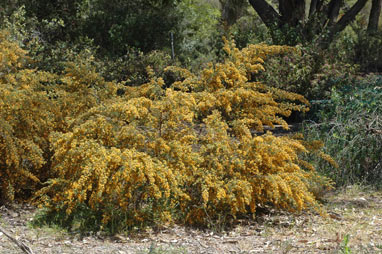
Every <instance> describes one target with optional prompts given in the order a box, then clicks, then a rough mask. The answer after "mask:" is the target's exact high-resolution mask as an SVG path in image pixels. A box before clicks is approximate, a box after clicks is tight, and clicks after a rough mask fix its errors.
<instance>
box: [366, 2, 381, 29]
mask: <svg viewBox="0 0 382 254" xmlns="http://www.w3.org/2000/svg"><path fill="white" fill-rule="evenodd" d="M381 9H382V0H373V1H372V4H371V10H370V16H369V24H368V26H367V31H368V32H369V33H372V32H376V31H377V30H378V21H379V17H380V15H381Z"/></svg>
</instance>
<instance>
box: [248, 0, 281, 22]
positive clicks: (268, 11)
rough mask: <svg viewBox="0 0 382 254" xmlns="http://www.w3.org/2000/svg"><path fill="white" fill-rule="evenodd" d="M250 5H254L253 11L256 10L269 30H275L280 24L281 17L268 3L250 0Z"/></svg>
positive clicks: (263, 0) (260, 0) (262, 0)
mask: <svg viewBox="0 0 382 254" xmlns="http://www.w3.org/2000/svg"><path fill="white" fill-rule="evenodd" d="M249 3H250V4H251V5H252V7H253V9H255V11H256V12H257V14H258V15H259V16H260V18H261V20H262V21H263V22H264V24H265V25H266V26H267V27H268V28H270V29H274V28H275V27H277V26H278V25H279V24H280V22H281V16H280V15H279V14H278V13H277V11H276V10H275V9H274V8H273V7H272V6H271V5H270V4H268V3H267V1H265V0H249Z"/></svg>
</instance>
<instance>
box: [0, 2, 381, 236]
mask: <svg viewBox="0 0 382 254" xmlns="http://www.w3.org/2000/svg"><path fill="white" fill-rule="evenodd" d="M285 2H287V3H288V4H289V5H285V3H284V1H276V2H274V3H268V2H265V1H263V0H251V1H248V2H247V1H241V0H221V1H207V0H183V1H177V0H163V1H104V0H76V1H66V0H61V1H58V2H56V3H55V4H53V3H52V2H51V1H43V0H35V1H23V0H18V1H5V4H4V7H1V8H0V22H1V23H0V26H1V29H2V30H1V33H0V62H1V66H0V98H1V100H0V120H1V121H0V202H1V203H10V202H14V201H23V202H24V201H27V202H34V203H37V204H40V205H41V206H42V207H43V210H42V211H44V212H43V213H42V215H41V216H40V217H41V218H42V220H46V219H47V218H49V220H50V221H51V222H54V223H58V224H61V225H65V226H68V227H69V228H71V227H73V225H77V227H79V228H81V230H93V231H94V230H100V229H105V230H108V231H109V232H113V233H114V232H117V231H120V230H125V229H131V228H133V227H135V226H139V227H141V226H144V225H147V224H152V223H154V224H157V225H160V224H163V223H182V224H188V225H194V226H203V227H205V226H211V225H213V224H216V223H220V224H222V225H229V224H231V223H234V222H235V220H236V219H237V218H238V217H243V216H245V217H248V216H255V215H256V210H257V209H263V208H266V207H274V208H277V209H286V210H289V211H300V210H302V209H316V210H318V211H320V206H319V203H317V201H316V200H317V198H320V196H321V195H322V193H323V192H325V191H326V190H328V189H329V188H331V186H332V185H333V183H335V184H336V185H337V186H345V185H347V184H353V183H359V182H362V183H363V184H367V185H369V184H370V185H373V186H374V187H380V180H381V179H380V177H379V176H380V175H381V158H380V152H381V151H380V147H381V142H380V141H381V134H382V129H381V123H380V113H381V112H380V102H379V101H380V96H381V85H382V83H381V80H382V79H381V75H379V74H378V73H379V72H381V68H382V51H381V49H382V39H381V29H380V27H379V26H378V24H379V23H378V19H380V9H381V3H380V1H378V0H373V1H370V3H369V1H367V0H358V1H337V0H332V1H329V2H328V3H326V2H323V1H319V0H317V1H310V2H309V1H308V2H306V3H305V1H297V2H296V1H293V0H289V1H285ZM301 3H304V6H305V7H304V9H302V11H301V10H300V9H301V8H300V7H301V6H300V4H301ZM294 4H298V6H297V7H298V8H297V7H296V8H295V10H294V11H293V12H288V8H290V7H291V6H293V5H294ZM308 6H309V8H308ZM285 8H286V9H285ZM300 11H301V12H300ZM288 13H292V14H293V15H289V16H288V15H287V14H288ZM269 15H270V16H271V17H274V18H275V19H274V20H275V21H277V22H273V23H272V22H270V19H269ZM313 28H314V29H313ZM308 30H309V31H311V32H310V33H307V31H308ZM223 38H224V39H223ZM275 44H283V45H284V44H286V45H290V46H274V45H275ZM292 46H293V47H292ZM366 74H367V75H366ZM309 108H310V111H309V112H308V109H309ZM291 124H293V125H297V126H299V125H302V126H303V128H302V130H301V131H302V133H303V135H304V136H305V138H304V136H302V134H298V133H296V132H294V131H293V132H292V131H287V134H285V133H282V132H280V131H278V130H273V129H274V128H275V127H277V128H278V126H281V128H284V129H286V130H288V129H289V127H290V125H291ZM266 130H271V132H268V131H266ZM272 131H273V133H272ZM323 145H324V146H323ZM333 159H334V160H333ZM336 162H337V163H338V164H339V165H341V167H338V168H336V165H337V163H336ZM332 181H334V182H332ZM117 222H118V223H117ZM121 222H122V223H121Z"/></svg>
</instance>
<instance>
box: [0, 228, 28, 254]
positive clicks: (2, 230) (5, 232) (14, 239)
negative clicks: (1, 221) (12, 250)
mask: <svg viewBox="0 0 382 254" xmlns="http://www.w3.org/2000/svg"><path fill="white" fill-rule="evenodd" d="M0 232H1V233H3V234H4V235H5V236H6V237H8V238H9V239H10V240H11V241H12V242H14V243H15V244H16V245H17V246H18V247H19V248H20V249H21V250H22V251H23V252H25V253H27V254H33V251H32V249H31V248H30V247H29V246H27V245H26V244H25V243H23V242H21V241H18V240H17V239H16V238H14V237H12V236H11V235H10V234H9V233H8V232H7V231H5V229H3V228H2V227H0Z"/></svg>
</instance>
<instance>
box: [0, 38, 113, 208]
mask: <svg viewBox="0 0 382 254" xmlns="http://www.w3.org/2000/svg"><path fill="white" fill-rule="evenodd" d="M8 37H9V35H8V33H7V32H6V31H1V32H0V201H1V200H3V201H6V200H8V201H11V200H13V199H14V198H15V196H16V197H17V196H18V197H20V198H21V199H25V198H28V197H30V196H31V194H32V193H33V192H35V191H36V190H38V189H39V188H41V183H42V182H45V181H46V180H48V179H49V178H50V177H52V171H51V157H52V152H51V150H50V142H49V135H50V134H51V133H52V132H53V131H65V130H66V129H67V128H68V127H69V125H70V120H71V119H74V118H75V117H76V115H78V114H79V113H83V112H84V111H86V110H88V109H90V108H92V107H94V106H95V105H98V103H99V102H100V101H101V100H103V99H104V97H105V96H108V93H112V92H115V91H114V90H113V88H112V87H111V85H110V84H108V83H106V82H104V81H103V80H102V79H101V78H100V77H99V75H98V74H97V73H95V72H94V71H92V70H91V69H89V68H86V67H83V66H81V64H77V65H76V67H75V66H74V65H75V64H74V63H68V68H67V70H66V71H65V73H64V74H63V75H62V76H59V75H56V74H53V73H48V72H42V71H38V70H36V69H30V68H28V66H29V63H30V62H31V61H33V60H32V59H29V57H28V56H27V52H26V51H24V50H22V49H21V48H20V47H19V46H18V44H17V43H16V42H12V41H10V40H9V39H8Z"/></svg>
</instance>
